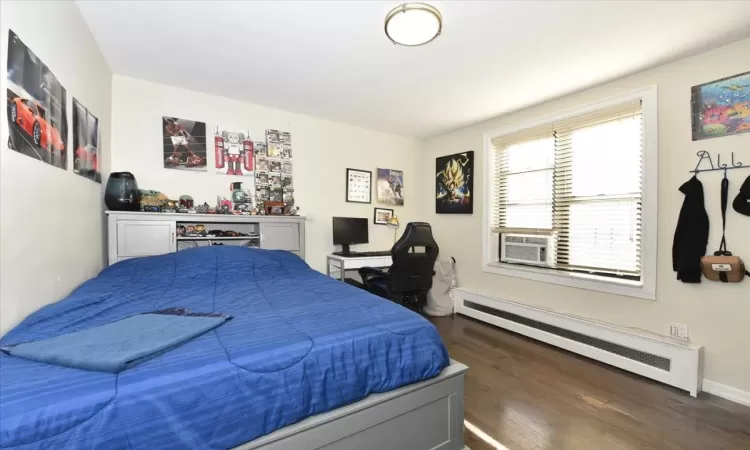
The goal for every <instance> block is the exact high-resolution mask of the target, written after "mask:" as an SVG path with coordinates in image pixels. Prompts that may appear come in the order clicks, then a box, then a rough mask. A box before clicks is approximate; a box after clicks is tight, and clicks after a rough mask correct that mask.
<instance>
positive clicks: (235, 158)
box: [214, 126, 255, 189]
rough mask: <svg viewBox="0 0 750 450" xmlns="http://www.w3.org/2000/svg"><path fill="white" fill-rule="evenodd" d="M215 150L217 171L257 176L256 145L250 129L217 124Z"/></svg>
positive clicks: (252, 184) (227, 173)
mask: <svg viewBox="0 0 750 450" xmlns="http://www.w3.org/2000/svg"><path fill="white" fill-rule="evenodd" d="M214 151H215V152H216V155H215V156H216V173H222V174H225V175H243V176H246V177H253V179H254V178H255V145H254V143H253V141H252V139H251V138H250V132H249V131H238V130H235V129H230V128H227V127H218V126H217V127H216V129H215V131H214ZM254 185H255V183H254V182H252V183H251V186H252V189H255V186H254ZM248 188H249V187H248Z"/></svg>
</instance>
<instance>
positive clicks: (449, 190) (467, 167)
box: [435, 151, 474, 214]
mask: <svg viewBox="0 0 750 450" xmlns="http://www.w3.org/2000/svg"><path fill="white" fill-rule="evenodd" d="M473 190H474V152H473V151H469V152H463V153H456V154H455V155H448V156H442V157H440V158H436V159H435V212H436V213H438V214H473V213H474V200H473V197H472V195H473Z"/></svg>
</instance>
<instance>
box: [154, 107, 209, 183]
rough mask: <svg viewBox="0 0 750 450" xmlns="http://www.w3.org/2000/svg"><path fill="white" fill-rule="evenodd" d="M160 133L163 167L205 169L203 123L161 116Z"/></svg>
mask: <svg viewBox="0 0 750 450" xmlns="http://www.w3.org/2000/svg"><path fill="white" fill-rule="evenodd" d="M161 134H162V149H163V152H164V153H163V155H162V159H163V161H164V168H165V169H176V170H187V171H192V172H205V171H206V170H207V167H206V124H205V123H203V122H196V121H194V120H187V119H181V118H178V117H167V116H162V118H161Z"/></svg>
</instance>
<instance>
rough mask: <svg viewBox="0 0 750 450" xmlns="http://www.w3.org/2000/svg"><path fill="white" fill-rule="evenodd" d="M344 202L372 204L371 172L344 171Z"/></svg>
mask: <svg viewBox="0 0 750 450" xmlns="http://www.w3.org/2000/svg"><path fill="white" fill-rule="evenodd" d="M346 201H347V202H352V203H372V172H370V171H369V170H358V169H346Z"/></svg>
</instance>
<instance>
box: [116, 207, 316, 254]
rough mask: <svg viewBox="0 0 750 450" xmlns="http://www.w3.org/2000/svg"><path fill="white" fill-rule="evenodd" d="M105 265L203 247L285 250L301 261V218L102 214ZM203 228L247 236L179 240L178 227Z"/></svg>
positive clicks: (119, 212) (302, 246) (141, 213)
mask: <svg viewBox="0 0 750 450" xmlns="http://www.w3.org/2000/svg"><path fill="white" fill-rule="evenodd" d="M106 214H107V216H108V227H107V229H108V242H109V247H108V248H109V254H108V259H109V264H110V265H112V264H114V263H116V262H118V261H122V260H124V259H128V258H137V257H140V256H153V255H163V254H165V253H172V252H176V251H178V250H182V249H184V248H190V247H199V246H205V245H216V244H222V245H245V246H249V247H256V248H263V249H269V250H287V251H290V252H293V253H296V254H297V255H299V256H300V257H301V258H302V259H304V258H305V218H304V217H301V216H246V215H230V214H177V213H149V212H128V211H106ZM198 224H201V225H204V226H205V228H206V230H209V231H210V230H217V229H220V230H224V231H236V232H240V233H243V234H246V235H248V236H232V237H229V236H223V237H211V236H206V237H194V236H192V237H191V236H179V235H178V233H177V229H178V227H180V226H184V227H188V226H191V225H192V226H195V225H198Z"/></svg>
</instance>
